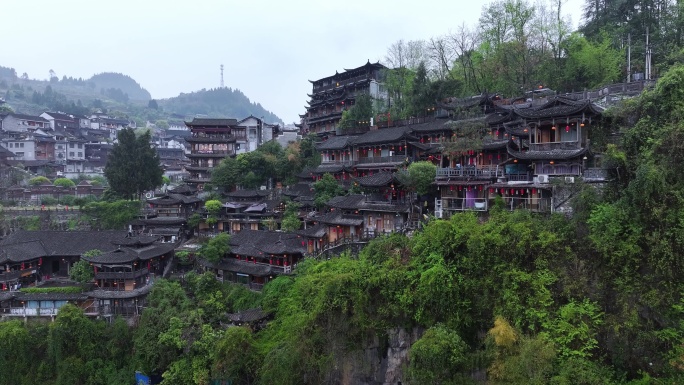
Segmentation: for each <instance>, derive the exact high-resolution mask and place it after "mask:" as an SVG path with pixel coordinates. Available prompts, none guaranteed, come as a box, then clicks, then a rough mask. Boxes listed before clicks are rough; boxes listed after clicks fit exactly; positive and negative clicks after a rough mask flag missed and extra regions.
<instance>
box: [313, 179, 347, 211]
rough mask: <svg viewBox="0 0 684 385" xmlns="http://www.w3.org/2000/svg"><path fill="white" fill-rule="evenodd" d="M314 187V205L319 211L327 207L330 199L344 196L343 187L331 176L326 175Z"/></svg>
mask: <svg viewBox="0 0 684 385" xmlns="http://www.w3.org/2000/svg"><path fill="white" fill-rule="evenodd" d="M313 187H314V194H315V198H314V204H315V205H316V207H317V208H319V209H320V208H322V207H323V206H325V204H326V203H327V202H328V201H329V200H330V199H332V198H334V197H336V196H339V195H343V194H344V189H343V188H342V186H340V184H339V183H338V181H337V179H335V177H333V176H332V175H330V174H324V175H323V177H321V180H319V181H317V182H316V183H314V184H313Z"/></svg>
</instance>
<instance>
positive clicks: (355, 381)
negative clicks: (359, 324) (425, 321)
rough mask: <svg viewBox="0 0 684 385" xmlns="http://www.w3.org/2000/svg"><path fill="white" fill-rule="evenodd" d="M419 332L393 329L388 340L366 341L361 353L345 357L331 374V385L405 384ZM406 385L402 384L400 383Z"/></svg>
mask: <svg viewBox="0 0 684 385" xmlns="http://www.w3.org/2000/svg"><path fill="white" fill-rule="evenodd" d="M423 332H424V330H422V329H413V330H406V329H404V328H393V329H390V330H388V331H387V336H384V337H382V338H381V337H379V336H377V335H375V336H373V337H372V338H369V340H368V341H367V342H366V343H365V346H364V347H363V348H362V349H361V350H357V351H353V352H351V353H347V354H345V355H344V356H343V357H342V358H341V359H339V360H338V361H337V365H336V368H335V370H334V371H333V372H332V373H330V380H331V381H330V383H332V384H338V385H397V384H402V382H403V381H404V380H403V378H404V368H405V367H406V366H408V352H409V349H410V348H411V345H413V343H415V342H416V341H417V340H418V339H419V338H420V336H421V335H422V334H423ZM403 383H405V382H403Z"/></svg>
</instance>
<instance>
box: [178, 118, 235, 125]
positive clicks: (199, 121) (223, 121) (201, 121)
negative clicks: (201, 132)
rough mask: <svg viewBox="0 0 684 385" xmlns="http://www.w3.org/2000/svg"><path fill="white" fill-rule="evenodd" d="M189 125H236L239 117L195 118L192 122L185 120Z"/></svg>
mask: <svg viewBox="0 0 684 385" xmlns="http://www.w3.org/2000/svg"><path fill="white" fill-rule="evenodd" d="M185 124H186V125H187V126H199V127H201V126H210V127H216V126H235V125H236V124H237V119H232V118H193V119H192V122H185Z"/></svg>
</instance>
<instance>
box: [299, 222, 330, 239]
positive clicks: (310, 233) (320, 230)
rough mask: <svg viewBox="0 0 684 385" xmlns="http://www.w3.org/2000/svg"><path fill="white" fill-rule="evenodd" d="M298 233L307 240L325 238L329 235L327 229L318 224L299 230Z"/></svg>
mask: <svg viewBox="0 0 684 385" xmlns="http://www.w3.org/2000/svg"><path fill="white" fill-rule="evenodd" d="M297 233H298V234H301V235H302V236H303V237H307V238H323V237H324V236H325V234H326V233H327V228H326V227H325V226H324V225H322V224H320V223H318V224H316V225H314V226H310V227H308V228H306V229H304V230H299V231H297Z"/></svg>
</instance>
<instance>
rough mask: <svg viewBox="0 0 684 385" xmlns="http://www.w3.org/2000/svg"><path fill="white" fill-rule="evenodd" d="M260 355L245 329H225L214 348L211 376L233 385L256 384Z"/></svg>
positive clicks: (249, 333)
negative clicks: (230, 382) (229, 381)
mask: <svg viewBox="0 0 684 385" xmlns="http://www.w3.org/2000/svg"><path fill="white" fill-rule="evenodd" d="M260 362H261V360H260V355H259V353H258V349H257V347H256V343H255V339H254V336H253V334H252V332H251V331H250V330H249V329H248V328H246V327H236V328H229V329H227V330H226V331H225V332H224V333H223V335H222V336H221V338H220V339H219V341H218V344H217V346H216V357H215V359H214V363H213V368H212V374H213V377H214V378H216V379H223V380H232V381H233V382H232V383H233V384H234V385H251V384H254V383H256V378H257V370H258V368H259V363H260Z"/></svg>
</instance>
